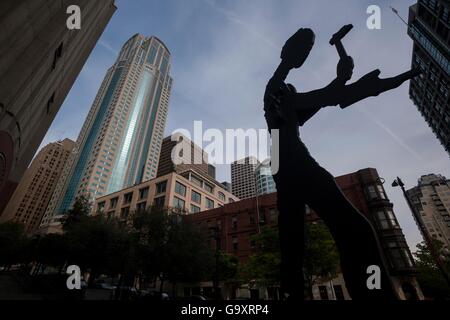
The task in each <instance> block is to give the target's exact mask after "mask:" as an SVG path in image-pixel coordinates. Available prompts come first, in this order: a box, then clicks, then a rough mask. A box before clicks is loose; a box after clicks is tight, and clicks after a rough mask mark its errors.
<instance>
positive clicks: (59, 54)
mask: <svg viewBox="0 0 450 320" xmlns="http://www.w3.org/2000/svg"><path fill="white" fill-rule="evenodd" d="M62 53H63V43H62V42H61V44H60V45H59V46H58V48H56V50H55V53H54V54H53V63H52V69H55V68H56V64H57V63H58V60H59V58H61V57H62Z"/></svg>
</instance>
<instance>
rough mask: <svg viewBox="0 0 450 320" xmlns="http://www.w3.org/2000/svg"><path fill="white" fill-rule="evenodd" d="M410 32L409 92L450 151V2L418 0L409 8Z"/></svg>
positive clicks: (432, 128)
mask: <svg viewBox="0 0 450 320" xmlns="http://www.w3.org/2000/svg"><path fill="white" fill-rule="evenodd" d="M408 20H409V21H408V34H409V36H410V37H411V38H412V39H413V40H414V48H413V54H412V66H413V67H414V68H421V69H422V71H423V73H422V74H421V75H420V76H419V77H415V78H414V79H411V84H410V88H409V95H410V97H411V99H412V101H413V102H414V104H415V105H416V106H417V108H418V110H419V111H420V113H421V114H422V116H423V117H424V118H425V121H426V122H427V123H428V125H429V126H430V127H431V130H433V132H434V134H435V135H436V137H437V138H438V139H439V141H440V142H441V144H442V145H443V147H444V148H445V150H446V151H447V152H448V153H449V154H450V2H449V1H448V0H419V1H418V2H417V4H415V5H413V6H411V7H410V9H409V19H408Z"/></svg>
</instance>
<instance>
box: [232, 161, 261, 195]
mask: <svg viewBox="0 0 450 320" xmlns="http://www.w3.org/2000/svg"><path fill="white" fill-rule="evenodd" d="M258 164H259V161H258V160H257V159H256V158H255V157H247V158H244V159H241V160H237V161H234V162H233V163H232V164H231V190H232V193H233V194H234V195H235V196H236V197H238V198H239V199H245V198H250V197H254V196H255V194H256V179H255V169H256V166H257V165H258Z"/></svg>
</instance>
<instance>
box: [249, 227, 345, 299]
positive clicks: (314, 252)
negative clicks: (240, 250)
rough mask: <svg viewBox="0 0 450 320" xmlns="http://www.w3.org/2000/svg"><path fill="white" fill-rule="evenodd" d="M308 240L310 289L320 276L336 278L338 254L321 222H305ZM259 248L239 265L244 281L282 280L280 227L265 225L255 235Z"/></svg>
mask: <svg viewBox="0 0 450 320" xmlns="http://www.w3.org/2000/svg"><path fill="white" fill-rule="evenodd" d="M305 228H306V230H305V231H306V233H307V235H308V236H307V241H306V243H305V253H304V274H305V280H306V287H307V288H306V289H308V291H310V290H311V288H312V286H313V285H314V283H315V281H317V280H318V279H319V278H322V279H323V278H328V277H335V276H336V274H337V272H338V268H339V254H338V251H337V249H336V246H335V243H334V240H333V238H332V236H331V234H330V232H329V231H328V229H327V228H326V226H325V225H324V224H323V223H322V222H317V223H308V224H307V225H306V227H305ZM253 240H254V241H255V243H256V248H257V251H256V253H255V254H253V255H251V256H250V257H249V259H248V261H246V263H245V264H244V265H242V266H241V267H240V276H241V280H242V281H244V282H248V281H251V280H257V281H259V282H262V283H264V284H266V285H276V284H278V283H279V281H280V262H281V256H280V244H279V236H278V230H276V229H274V228H271V227H270V226H265V227H264V228H262V230H261V233H260V234H257V235H255V236H253ZM299 272H300V270H299Z"/></svg>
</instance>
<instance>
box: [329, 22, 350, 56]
mask: <svg viewBox="0 0 450 320" xmlns="http://www.w3.org/2000/svg"><path fill="white" fill-rule="evenodd" d="M352 29H353V25H352V24H346V25H345V26H343V27H342V28H341V29H340V30H339V31H338V32H336V33H335V34H333V36H332V37H331V40H330V44H331V45H332V46H335V47H336V50H337V52H338V54H339V57H341V59H344V58H346V57H347V56H348V55H347V52H345V49H344V46H343V45H342V42H341V40H342V38H344V37H345V36H346V35H347V33H349V32H350V30H352Z"/></svg>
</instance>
